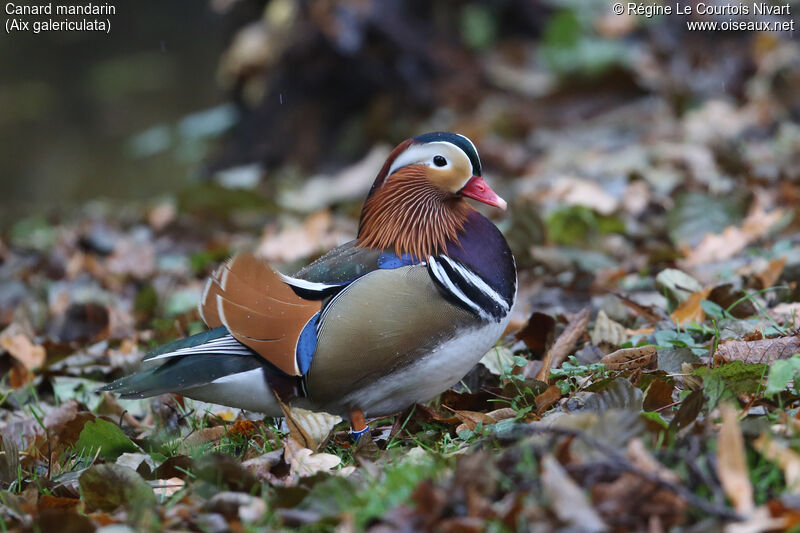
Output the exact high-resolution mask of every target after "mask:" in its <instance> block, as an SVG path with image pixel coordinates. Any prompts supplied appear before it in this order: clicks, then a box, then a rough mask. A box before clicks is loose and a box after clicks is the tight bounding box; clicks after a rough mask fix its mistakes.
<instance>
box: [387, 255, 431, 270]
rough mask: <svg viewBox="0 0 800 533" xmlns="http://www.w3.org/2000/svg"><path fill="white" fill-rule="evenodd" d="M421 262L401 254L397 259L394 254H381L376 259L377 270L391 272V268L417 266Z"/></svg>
mask: <svg viewBox="0 0 800 533" xmlns="http://www.w3.org/2000/svg"><path fill="white" fill-rule="evenodd" d="M421 262H422V261H420V260H419V259H416V258H415V257H414V256H412V255H411V254H403V255H401V256H400V257H397V254H396V253H394V252H383V253H382V254H381V255H380V257H378V268H383V269H386V270H391V269H393V268H400V267H404V266H409V265H418V264H420V263H421Z"/></svg>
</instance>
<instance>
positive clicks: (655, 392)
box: [642, 379, 675, 411]
mask: <svg viewBox="0 0 800 533" xmlns="http://www.w3.org/2000/svg"><path fill="white" fill-rule="evenodd" d="M674 391H675V387H673V386H672V385H670V384H669V383H667V382H666V381H664V380H661V379H654V380H653V382H652V383H650V385H648V387H647V390H645V391H644V400H643V402H642V408H643V409H644V410H645V411H658V410H660V409H663V408H664V407H666V406H668V405H670V404H672V403H674V402H673V400H672V393H673V392H674Z"/></svg>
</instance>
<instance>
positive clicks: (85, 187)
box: [0, 0, 232, 228]
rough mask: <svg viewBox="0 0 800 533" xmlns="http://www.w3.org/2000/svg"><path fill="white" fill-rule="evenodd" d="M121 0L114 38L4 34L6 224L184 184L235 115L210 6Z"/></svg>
mask: <svg viewBox="0 0 800 533" xmlns="http://www.w3.org/2000/svg"><path fill="white" fill-rule="evenodd" d="M115 4H116V5H117V14H116V15H114V16H112V17H111V21H112V29H111V34H110V35H107V34H104V33H101V32H50V33H40V34H38V35H36V34H33V33H15V34H11V35H8V34H6V33H5V32H3V33H1V34H0V191H1V192H0V228H2V227H7V226H8V225H9V223H11V222H13V221H14V220H15V219H17V218H19V217H21V216H25V215H30V214H35V213H50V212H53V211H57V210H62V211H63V210H69V209H71V208H73V207H74V206H76V205H79V204H81V203H82V202H84V201H86V200H88V199H92V198H97V197H109V198H113V199H117V200H126V199H132V200H136V199H142V198H148V197H152V196H156V195H158V194H160V193H164V192H168V191H172V190H175V189H177V188H178V187H180V186H181V185H182V184H183V183H185V182H186V180H187V178H188V176H189V175H190V174H191V173H192V172H194V171H196V169H197V168H198V166H199V164H200V162H201V161H202V160H203V158H204V157H205V155H206V153H207V150H208V146H209V143H208V142H207V139H208V138H209V137H210V136H214V135H216V134H217V133H219V131H221V130H223V129H224V128H225V126H226V125H227V124H228V123H230V121H231V120H232V114H231V113H232V111H231V108H230V107H226V106H224V105H223V104H224V95H222V94H221V92H220V90H219V88H218V86H217V84H216V81H215V76H216V68H217V61H218V59H219V54H220V52H221V51H222V50H223V48H224V44H225V35H224V34H225V28H224V27H223V24H224V22H223V20H222V19H221V18H220V17H219V16H218V15H215V14H214V13H212V12H211V11H210V10H209V8H208V4H207V3H205V2H198V1H196V0H171V1H170V2H163V1H158V0H137V1H136V2H115ZM3 17H4V21H5V14H4V13H3Z"/></svg>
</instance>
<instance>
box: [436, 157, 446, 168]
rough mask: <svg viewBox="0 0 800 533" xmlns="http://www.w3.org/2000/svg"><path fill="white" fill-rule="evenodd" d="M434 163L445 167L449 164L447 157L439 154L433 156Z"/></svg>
mask: <svg viewBox="0 0 800 533" xmlns="http://www.w3.org/2000/svg"><path fill="white" fill-rule="evenodd" d="M433 164H434V165H436V166H437V167H443V166H445V165H446V164H447V159H445V158H444V157H443V156H441V155H437V156H436V157H434V158H433Z"/></svg>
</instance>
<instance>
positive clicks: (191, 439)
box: [180, 426, 228, 450]
mask: <svg viewBox="0 0 800 533" xmlns="http://www.w3.org/2000/svg"><path fill="white" fill-rule="evenodd" d="M227 432H228V430H227V428H226V427H225V426H213V427H209V428H202V429H198V430H197V431H194V432H192V433H191V434H190V435H189V436H188V437H186V438H185V439H182V440H181V444H180V445H181V448H183V449H184V450H190V449H191V448H194V447H197V446H199V445H201V444H205V443H207V442H217V441H219V440H220V439H222V437H224V436H225V434H226V433H227Z"/></svg>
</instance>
